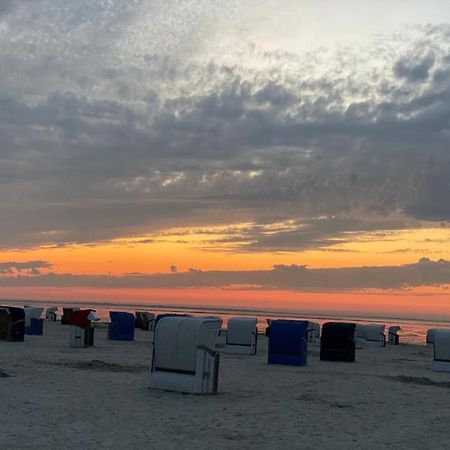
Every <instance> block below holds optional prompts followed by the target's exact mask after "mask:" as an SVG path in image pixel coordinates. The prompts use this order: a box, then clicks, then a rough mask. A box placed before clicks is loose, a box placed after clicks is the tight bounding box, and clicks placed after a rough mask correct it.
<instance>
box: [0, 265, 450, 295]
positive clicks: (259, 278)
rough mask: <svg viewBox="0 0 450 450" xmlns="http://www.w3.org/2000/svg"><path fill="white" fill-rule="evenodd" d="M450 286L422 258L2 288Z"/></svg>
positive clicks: (446, 273)
mask: <svg viewBox="0 0 450 450" xmlns="http://www.w3.org/2000/svg"><path fill="white" fill-rule="evenodd" d="M443 285H450V262H449V261H445V260H439V261H431V260H429V259H427V258H422V259H421V260H420V261H419V262H417V263H415V264H407V265H403V266H384V267H351V268H341V269H308V268H307V267H306V266H298V265H290V266H286V265H277V266H274V267H273V269H272V270H254V271H202V270H200V269H189V270H188V271H187V272H177V271H176V270H175V271H172V273H170V274H153V275H146V274H127V275H123V276H109V275H73V274H55V273H48V274H45V275H39V276H34V277H17V276H4V277H0V287H1V286H3V287H27V286H28V287H29V286H34V287H59V288H62V287H90V288H107V289H116V288H133V289H154V288H191V287H195V288H201V287H215V288H227V287H240V288H243V289H287V290H294V291H351V290H364V289H408V288H413V287H417V286H443Z"/></svg>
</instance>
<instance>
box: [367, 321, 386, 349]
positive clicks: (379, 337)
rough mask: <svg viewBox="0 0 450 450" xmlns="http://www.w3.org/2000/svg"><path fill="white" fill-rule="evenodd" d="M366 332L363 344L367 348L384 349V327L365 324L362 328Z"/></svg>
mask: <svg viewBox="0 0 450 450" xmlns="http://www.w3.org/2000/svg"><path fill="white" fill-rule="evenodd" d="M364 327H365V332H366V340H365V344H366V346H367V347H384V346H385V345H386V336H385V335H384V329H385V325H383V324H367V325H365V326H364Z"/></svg>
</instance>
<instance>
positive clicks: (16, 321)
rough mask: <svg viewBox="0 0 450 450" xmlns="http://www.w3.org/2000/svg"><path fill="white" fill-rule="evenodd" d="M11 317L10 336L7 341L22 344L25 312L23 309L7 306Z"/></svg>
mask: <svg viewBox="0 0 450 450" xmlns="http://www.w3.org/2000/svg"><path fill="white" fill-rule="evenodd" d="M8 310H9V314H10V315H11V334H10V338H9V339H8V340H9V341H13V342H22V341H23V340H24V335H25V311H24V310H23V308H14V307H12V306H8Z"/></svg>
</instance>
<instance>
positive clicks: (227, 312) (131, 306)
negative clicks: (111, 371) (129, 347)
mask: <svg viewBox="0 0 450 450" xmlns="http://www.w3.org/2000/svg"><path fill="white" fill-rule="evenodd" d="M0 305H5V306H19V307H20V306H25V305H29V306H42V307H44V308H47V307H49V306H58V308H59V311H58V312H59V314H58V316H59V317H60V314H62V308H63V307H79V308H80V309H84V308H91V309H94V310H95V312H96V314H97V316H98V317H99V319H100V321H101V322H109V311H126V312H131V313H135V312H136V311H147V312H152V313H154V314H156V315H157V314H164V313H179V314H190V315H193V316H214V317H220V318H221V319H222V320H223V328H226V325H227V322H228V319H230V318H231V317H255V318H256V319H257V321H258V330H259V332H261V333H264V332H265V329H266V327H267V319H296V320H302V319H304V320H311V321H314V322H318V323H319V324H320V325H322V324H323V323H325V322H331V321H333V322H352V323H382V324H385V325H386V330H387V328H388V327H390V326H391V325H398V326H400V332H399V335H400V343H402V344H413V345H425V344H426V333H427V330H428V329H429V328H447V329H450V321H439V320H428V319H427V320H425V319H420V318H405V317H382V316H380V317H373V316H371V317H364V316H352V315H345V316H341V315H336V314H326V313H321V314H311V313H305V312H302V311H274V310H268V309H245V308H233V309H229V308H224V307H212V306H198V305H191V306H190V305H167V304H151V303H146V304H143V303H129V302H126V303H121V302H116V301H114V302H104V301H92V302H86V301H73V300H57V301H55V300H54V299H53V300H48V301H46V300H35V299H33V300H31V299H30V300H26V299H21V300H7V299H0Z"/></svg>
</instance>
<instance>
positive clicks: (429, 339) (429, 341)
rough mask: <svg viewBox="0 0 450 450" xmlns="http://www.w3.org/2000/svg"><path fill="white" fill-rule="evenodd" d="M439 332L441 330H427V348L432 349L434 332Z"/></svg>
mask: <svg viewBox="0 0 450 450" xmlns="http://www.w3.org/2000/svg"><path fill="white" fill-rule="evenodd" d="M442 329H443V330H445V328H442ZM439 330H441V328H428V330H427V338H426V344H427V347H433V345H434V339H435V336H436V331H439Z"/></svg>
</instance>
